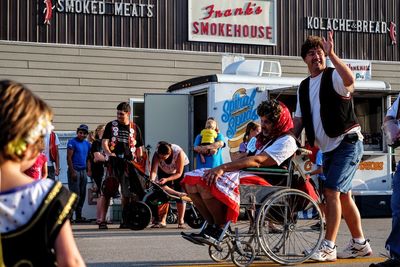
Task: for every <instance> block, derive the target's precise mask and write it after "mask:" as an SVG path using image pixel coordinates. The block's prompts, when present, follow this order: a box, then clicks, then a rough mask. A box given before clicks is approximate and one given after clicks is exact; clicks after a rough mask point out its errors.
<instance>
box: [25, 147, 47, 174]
mask: <svg viewBox="0 0 400 267" xmlns="http://www.w3.org/2000/svg"><path fill="white" fill-rule="evenodd" d="M46 162H47V157H46V155H45V154H43V153H40V154H39V156H38V157H37V159H36V161H35V163H33V165H32V166H31V167H30V168H29V169H27V170H26V171H25V174H26V175H28V176H30V177H32V178H33V179H34V180H39V179H42V169H43V166H44V164H45V163H46Z"/></svg>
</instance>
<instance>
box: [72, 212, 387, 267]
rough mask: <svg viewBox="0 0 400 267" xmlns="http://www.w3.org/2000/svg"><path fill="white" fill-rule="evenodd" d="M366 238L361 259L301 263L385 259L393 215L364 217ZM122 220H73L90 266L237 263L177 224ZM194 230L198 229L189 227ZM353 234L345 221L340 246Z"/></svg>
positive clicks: (355, 262) (353, 263) (359, 263)
mask: <svg viewBox="0 0 400 267" xmlns="http://www.w3.org/2000/svg"><path fill="white" fill-rule="evenodd" d="M362 223H363V228H364V232H365V235H366V238H368V239H370V240H371V241H370V243H371V246H372V249H373V251H374V253H373V255H372V256H370V257H366V258H361V259H349V260H347V259H346V260H338V261H336V262H334V263H315V262H305V263H303V264H302V266H312V267H318V266H323V267H330V266H335V267H337V266H349V267H352V266H357V267H358V266H369V264H370V263H372V262H379V261H382V260H384V259H383V257H382V255H380V254H386V250H385V249H384V243H385V240H386V237H387V236H388V234H389V232H390V229H391V219H390V218H384V219H363V220H362ZM118 227H119V224H118V223H116V224H111V225H109V229H108V230H98V227H97V225H95V224H94V223H91V224H74V225H73V231H74V236H75V240H76V242H77V244H78V247H79V250H80V252H81V254H82V256H83V258H84V260H85V262H86V264H87V266H89V267H94V266H96V267H97V266H98V267H106V266H107V267H114V266H115V267H122V266H124V267H125V266H207V265H210V266H211V265H212V266H234V265H233V264H232V263H231V262H229V261H228V262H226V263H223V264H217V263H214V262H213V261H212V260H211V259H210V257H209V256H208V247H206V246H198V245H194V244H192V243H190V242H188V241H186V240H184V239H183V238H182V237H181V236H180V232H181V229H177V225H176V224H169V225H168V226H167V228H162V229H153V228H149V227H148V228H146V229H144V230H141V231H131V230H122V229H118ZM185 231H188V232H195V231H197V230H194V229H190V228H189V229H187V230H185ZM349 238H350V235H349V232H348V230H347V227H346V225H345V223H344V221H342V223H341V228H340V231H339V235H338V240H337V246H338V250H341V249H342V248H344V247H345V246H346V244H347V242H348V241H349ZM253 265H254V266H279V265H277V264H275V263H273V262H265V261H263V262H259V261H255V262H254V263H253Z"/></svg>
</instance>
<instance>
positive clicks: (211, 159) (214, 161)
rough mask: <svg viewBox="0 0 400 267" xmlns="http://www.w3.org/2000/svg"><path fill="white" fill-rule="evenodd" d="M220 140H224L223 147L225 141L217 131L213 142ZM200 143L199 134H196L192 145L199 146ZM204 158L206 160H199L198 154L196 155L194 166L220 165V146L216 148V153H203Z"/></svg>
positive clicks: (211, 166)
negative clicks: (203, 161)
mask: <svg viewBox="0 0 400 267" xmlns="http://www.w3.org/2000/svg"><path fill="white" fill-rule="evenodd" d="M218 141H222V142H224V146H223V147H225V141H224V136H223V135H222V134H220V133H218V135H217V138H215V142H218ZM200 144H201V135H200V134H199V135H197V136H196V139H195V140H194V147H196V146H199V145H200ZM204 159H205V160H206V161H205V163H202V162H201V159H200V156H199V155H197V156H196V168H197V169H200V168H214V167H217V166H219V165H221V164H222V163H224V162H223V160H222V148H220V149H218V151H217V153H215V154H214V155H210V156H206V155H204Z"/></svg>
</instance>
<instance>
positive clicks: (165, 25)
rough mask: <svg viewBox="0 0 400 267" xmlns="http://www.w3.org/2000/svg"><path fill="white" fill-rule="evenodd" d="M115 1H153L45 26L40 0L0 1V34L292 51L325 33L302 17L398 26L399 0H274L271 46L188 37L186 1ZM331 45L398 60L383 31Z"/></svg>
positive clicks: (352, 54)
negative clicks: (143, 7)
mask: <svg viewBox="0 0 400 267" xmlns="http://www.w3.org/2000/svg"><path fill="white" fill-rule="evenodd" d="M121 1H122V2H126V3H139V2H140V3H142V4H153V5H154V6H155V7H154V16H153V17H152V18H137V17H133V18H131V17H118V16H101V15H84V14H71V13H70V14H65V13H58V12H55V11H54V17H53V19H52V20H51V25H49V26H46V25H44V24H43V19H44V18H43V16H44V15H43V9H44V3H43V1H42V0H1V1H0V23H1V27H0V39H2V40H14V41H29V42H45V43H62V44H81V45H96V46H117V47H119V46H121V47H134V48H151V49H172V50H188V51H207V52H222V53H240V54H267V55H286V56H298V55H299V50H300V46H301V43H302V42H303V40H304V38H305V37H306V36H307V35H310V34H317V35H321V34H325V32H323V31H320V30H308V29H305V24H306V21H305V20H306V17H307V16H313V17H329V18H339V19H354V20H368V21H386V22H388V21H393V22H394V23H395V24H397V25H400V23H399V22H400V21H399V17H400V1H397V0H329V1H320V0H278V1H277V14H278V16H277V17H278V19H277V33H278V35H277V46H260V45H247V44H226V43H202V42H189V41H188V37H187V35H188V16H187V9H188V3H187V2H188V1H187V0H141V1H139V0H106V2H107V3H114V2H121ZM55 2H56V1H55V0H53V3H55ZM335 45H336V47H337V48H336V50H337V52H338V54H339V55H340V56H341V57H343V58H351V59H366V60H384V61H400V53H399V47H400V45H399V43H398V44H397V45H391V40H390V38H389V35H388V34H372V33H354V32H351V33H350V32H335Z"/></svg>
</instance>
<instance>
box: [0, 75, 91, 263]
mask: <svg viewBox="0 0 400 267" xmlns="http://www.w3.org/2000/svg"><path fill="white" fill-rule="evenodd" d="M51 118H52V111H51V110H50V108H49V107H48V106H47V104H46V103H45V102H44V101H43V100H41V99H40V98H38V97H37V96H35V95H34V94H33V93H32V92H31V91H30V90H29V89H27V88H26V87H24V86H23V85H22V84H18V83H16V82H13V81H8V80H3V81H0V170H1V175H0V236H1V239H0V266H19V265H24V266H25V265H26V266H85V263H84V262H83V259H82V257H81V255H80V253H79V251H78V248H77V246H76V243H75V241H74V238H73V235H72V229H71V224H70V221H69V218H70V216H71V214H72V211H73V208H74V207H75V205H76V201H77V196H76V195H75V194H73V193H71V192H69V191H68V190H67V189H66V188H64V187H63V186H62V184H61V183H60V182H55V181H53V180H51V179H39V180H37V181H33V182H32V178H30V177H29V176H27V175H26V174H24V171H25V170H27V169H28V168H29V167H30V166H31V165H32V164H33V163H34V162H35V160H36V158H37V157H38V155H39V153H40V151H41V150H43V142H42V139H43V137H44V136H45V135H46V133H49V132H50V131H51V130H52V128H53V126H52V125H51Z"/></svg>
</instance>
